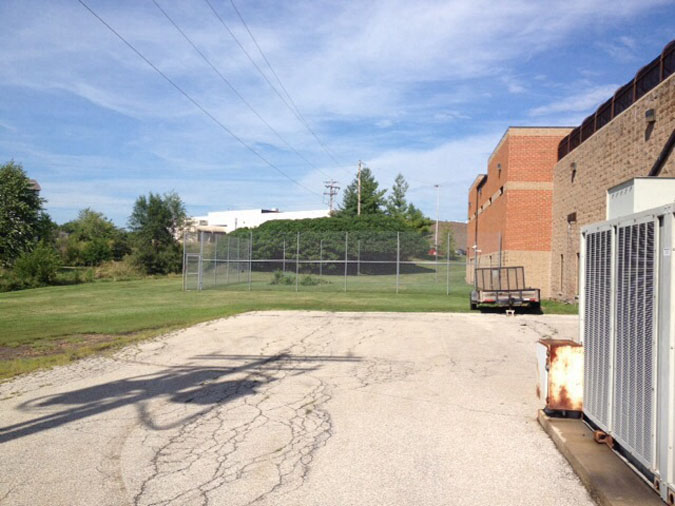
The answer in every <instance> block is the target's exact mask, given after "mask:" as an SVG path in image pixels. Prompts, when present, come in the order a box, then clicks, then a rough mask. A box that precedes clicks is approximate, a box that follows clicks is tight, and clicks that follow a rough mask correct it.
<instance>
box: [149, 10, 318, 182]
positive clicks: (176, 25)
mask: <svg viewBox="0 0 675 506" xmlns="http://www.w3.org/2000/svg"><path fill="white" fill-rule="evenodd" d="M152 3H154V4H155V7H157V9H159V11H160V12H161V13H162V14H164V17H165V18H166V19H168V20H169V22H170V23H171V24H172V25H173V26H174V28H175V29H176V30H177V31H178V33H180V34H181V35H182V36H183V38H184V39H185V40H186V41H187V42H188V43H189V44H190V45H191V46H192V48H193V49H194V50H195V51H196V52H197V54H199V56H201V58H202V59H203V60H204V61H205V62H206V64H207V65H208V66H209V67H211V69H212V70H213V71H214V72H215V73H216V74H217V75H218V77H220V79H221V80H222V81H223V82H224V83H225V84H226V85H227V86H228V87H229V88H230V90H232V92H233V93H234V94H235V95H237V97H239V99H240V100H241V101H242V102H243V103H244V105H246V107H248V108H249V109H250V110H251V112H252V113H253V114H255V115H256V116H257V117H258V119H259V120H260V121H262V122H263V123H264V124H265V125H266V126H267V128H269V129H270V131H271V132H272V133H274V135H276V136H277V138H278V139H279V140H280V141H281V142H283V143H284V144H285V145H286V146H287V147H288V148H289V149H290V150H291V151H293V152H294V153H295V154H296V155H298V157H299V158H301V159H302V160H303V161H304V162H305V163H307V165H309V166H310V167H311V168H313V169H315V170H318V171H319V172H321V173H322V174H323V175H324V176H330V175H329V174H327V173H326V172H325V171H323V170H321V169H320V168H318V167H317V166H315V165H314V164H313V163H312V162H310V161H309V160H308V159H307V158H305V157H304V156H303V155H302V154H301V153H300V152H299V151H298V150H297V149H295V148H294V147H293V146H292V145H291V144H290V143H289V142H288V141H287V140H286V139H285V138H284V137H283V136H282V135H281V134H280V133H279V132H278V131H277V130H276V129H275V128H274V127H273V126H272V125H270V124H269V123H268V122H267V120H265V118H263V117H262V116H261V115H260V113H258V111H256V110H255V109H254V107H253V106H252V105H251V104H250V103H249V102H248V101H247V100H246V99H245V98H244V97H243V95H242V94H241V93H239V91H238V90H237V89H236V88H235V87H234V85H232V83H231V82H230V81H229V80H228V79H227V78H226V77H225V76H224V75H223V74H222V73H221V72H220V71H219V70H218V69H217V68H216V66H215V65H214V64H213V63H212V62H211V60H209V59H208V58H207V56H206V55H205V54H204V53H203V52H202V51H201V50H200V49H199V48H198V47H197V45H196V44H195V43H194V42H193V41H192V39H190V37H188V35H187V34H186V33H185V32H184V31H183V30H182V29H181V28H180V27H179V26H178V24H177V23H176V22H175V21H174V20H173V18H172V17H171V16H169V14H168V13H167V12H166V11H165V10H164V9H163V8H162V7H161V6H160V5H159V3H157V0H152Z"/></svg>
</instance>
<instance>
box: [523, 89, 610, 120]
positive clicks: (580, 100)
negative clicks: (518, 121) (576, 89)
mask: <svg viewBox="0 0 675 506" xmlns="http://www.w3.org/2000/svg"><path fill="white" fill-rule="evenodd" d="M617 88H618V85H616V84H607V85H602V86H596V87H592V88H590V89H583V91H581V92H580V93H576V94H571V95H568V96H566V97H564V98H563V99H561V100H560V101H557V102H553V103H550V104H547V105H543V106H540V107H535V108H534V109H532V110H530V116H535V117H543V116H552V115H557V116H560V114H559V113H584V114H589V113H590V112H592V111H593V110H594V109H595V108H596V107H598V106H599V105H600V104H602V103H603V102H605V101H606V100H607V99H609V98H611V97H612V95H614V92H615V91H616V90H617ZM574 117H576V116H574Z"/></svg>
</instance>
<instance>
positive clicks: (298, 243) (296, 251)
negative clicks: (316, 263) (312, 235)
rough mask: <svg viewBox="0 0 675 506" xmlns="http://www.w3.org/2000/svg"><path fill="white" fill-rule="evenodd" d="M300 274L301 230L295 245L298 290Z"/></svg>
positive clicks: (296, 286) (296, 288)
mask: <svg viewBox="0 0 675 506" xmlns="http://www.w3.org/2000/svg"><path fill="white" fill-rule="evenodd" d="M299 276H300V232H298V238H297V243H296V247H295V291H296V292H297V291H298V277H299Z"/></svg>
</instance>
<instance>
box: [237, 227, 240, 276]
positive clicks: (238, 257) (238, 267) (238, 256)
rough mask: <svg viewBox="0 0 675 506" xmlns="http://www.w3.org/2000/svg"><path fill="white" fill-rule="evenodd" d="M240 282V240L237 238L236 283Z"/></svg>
mask: <svg viewBox="0 0 675 506" xmlns="http://www.w3.org/2000/svg"><path fill="white" fill-rule="evenodd" d="M240 281H241V238H240V237H237V283H239V282H240Z"/></svg>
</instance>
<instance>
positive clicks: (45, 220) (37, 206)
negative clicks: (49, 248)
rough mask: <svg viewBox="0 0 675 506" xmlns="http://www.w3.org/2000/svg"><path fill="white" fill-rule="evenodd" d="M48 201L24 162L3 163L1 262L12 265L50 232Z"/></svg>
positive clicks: (0, 179) (0, 183) (0, 184)
mask: <svg viewBox="0 0 675 506" xmlns="http://www.w3.org/2000/svg"><path fill="white" fill-rule="evenodd" d="M44 202H45V201H44V199H43V198H41V197H40V195H39V193H38V190H36V189H35V187H34V184H33V182H32V181H31V180H30V179H29V178H28V176H26V172H25V171H24V170H23V167H22V166H21V165H20V164H17V163H14V162H13V161H10V162H8V163H6V164H4V165H2V166H1V167H0V265H4V266H9V265H11V264H12V263H13V262H14V261H15V260H16V259H17V258H18V257H19V256H20V255H21V254H22V253H25V252H28V251H31V250H32V249H33V247H34V246H35V244H36V243H37V242H38V241H39V240H40V239H41V237H40V236H41V235H45V234H49V233H50V230H51V220H50V219H49V217H48V216H47V214H46V213H45V212H44V210H43V208H42V206H43V204H44ZM45 239H46V238H45Z"/></svg>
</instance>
